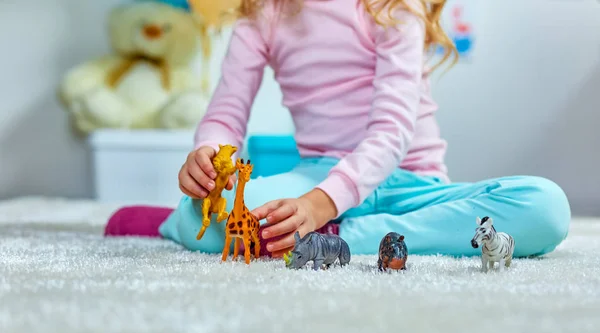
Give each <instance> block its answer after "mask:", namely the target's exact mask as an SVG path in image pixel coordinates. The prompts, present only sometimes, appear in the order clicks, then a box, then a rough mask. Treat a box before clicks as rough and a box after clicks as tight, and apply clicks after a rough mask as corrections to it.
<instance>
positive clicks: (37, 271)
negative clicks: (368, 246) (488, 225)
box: [0, 198, 600, 333]
mask: <svg viewBox="0 0 600 333" xmlns="http://www.w3.org/2000/svg"><path fill="white" fill-rule="evenodd" d="M115 208H116V207H115V206H110V205H109V206H107V205H99V204H96V203H93V202H73V201H63V200H48V199H41V198H32V199H26V200H14V201H8V202H0V332H2V333H9V332H60V333H67V332H103V333H106V332H238V333H241V332H244V333H248V332H286V333H288V332H290V333H291V332H302V333H308V332H311V333H312V332H328V333H329V332H411V333H412V332H456V333H459V332H460V333H467V332H486V333H493V332H509V333H516V332H531V333H537V332H577V333H583V332H600V313H599V310H600V257H599V256H598V251H600V221H594V220H575V221H574V223H573V227H572V230H571V232H570V235H569V238H568V240H567V241H566V242H565V243H564V244H563V245H561V247H560V248H559V249H558V250H556V251H555V252H553V253H552V254H550V255H547V256H545V257H544V258H539V259H530V260H515V261H514V262H513V267H512V269H510V270H509V271H507V272H504V273H499V272H492V273H488V274H483V273H480V272H479V260H478V259H476V258H471V259H451V258H445V257H416V256H411V257H409V270H408V271H407V272H405V273H399V274H380V273H378V272H377V270H376V267H375V264H376V258H375V257H374V256H373V257H370V256H368V257H353V258H352V262H351V263H350V265H349V266H347V267H345V268H339V267H337V266H336V267H335V268H332V269H331V270H329V271H319V272H313V271H309V270H305V271H290V270H287V269H285V268H284V264H283V262H281V261H265V262H259V263H253V264H252V265H251V266H250V267H246V266H245V265H244V264H243V263H227V264H221V263H220V259H219V257H218V256H209V255H203V254H199V253H190V252H187V251H185V250H183V249H181V248H180V247H178V246H177V245H175V244H172V243H170V242H168V241H163V240H149V239H104V238H103V237H102V236H101V231H102V225H103V223H104V222H105V221H106V218H107V217H108V216H109V215H110V213H111V212H112V211H113V210H114V209H115ZM409 250H410V249H409Z"/></svg>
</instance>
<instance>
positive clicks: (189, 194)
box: [179, 186, 202, 199]
mask: <svg viewBox="0 0 600 333" xmlns="http://www.w3.org/2000/svg"><path fill="white" fill-rule="evenodd" d="M179 189H180V190H181V192H183V194H185V195H187V196H188V197H190V198H192V199H202V198H200V197H199V196H197V195H195V194H194V193H192V192H190V191H188V190H187V189H186V188H185V187H183V186H181V187H179Z"/></svg>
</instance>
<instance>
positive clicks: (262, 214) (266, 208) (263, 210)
mask: <svg viewBox="0 0 600 333" xmlns="http://www.w3.org/2000/svg"><path fill="white" fill-rule="evenodd" d="M282 203H283V201H282V200H274V201H269V202H267V203H266V204H264V205H262V206H260V207H258V208H255V209H254V210H253V211H251V212H250V213H251V214H252V215H254V216H256V218H257V219H258V220H259V221H260V220H262V219H264V218H266V217H267V215H268V214H269V213H271V212H272V211H274V210H275V209H277V208H278V207H279V206H280V205H281V204H282Z"/></svg>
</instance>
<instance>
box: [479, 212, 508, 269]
mask: <svg viewBox="0 0 600 333" xmlns="http://www.w3.org/2000/svg"><path fill="white" fill-rule="evenodd" d="M471 246H473V248H478V247H479V246H482V247H481V266H482V267H481V269H482V270H483V271H484V272H487V271H488V269H492V268H494V264H495V263H497V262H498V263H500V270H503V269H504V267H510V264H511V262H512V257H513V253H514V251H515V240H514V239H513V238H512V237H511V236H510V235H508V234H507V233H504V232H496V229H495V228H494V221H493V220H492V218H490V217H488V216H486V217H484V218H483V219H480V218H479V217H477V228H476V229H475V236H474V237H473V239H472V240H471Z"/></svg>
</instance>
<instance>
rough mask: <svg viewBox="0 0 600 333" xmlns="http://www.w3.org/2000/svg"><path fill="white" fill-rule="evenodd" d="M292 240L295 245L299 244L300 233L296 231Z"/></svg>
mask: <svg viewBox="0 0 600 333" xmlns="http://www.w3.org/2000/svg"><path fill="white" fill-rule="evenodd" d="M294 240H295V241H296V244H298V243H300V240H301V239H300V233H299V232H298V231H296V233H295V234H294Z"/></svg>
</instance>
